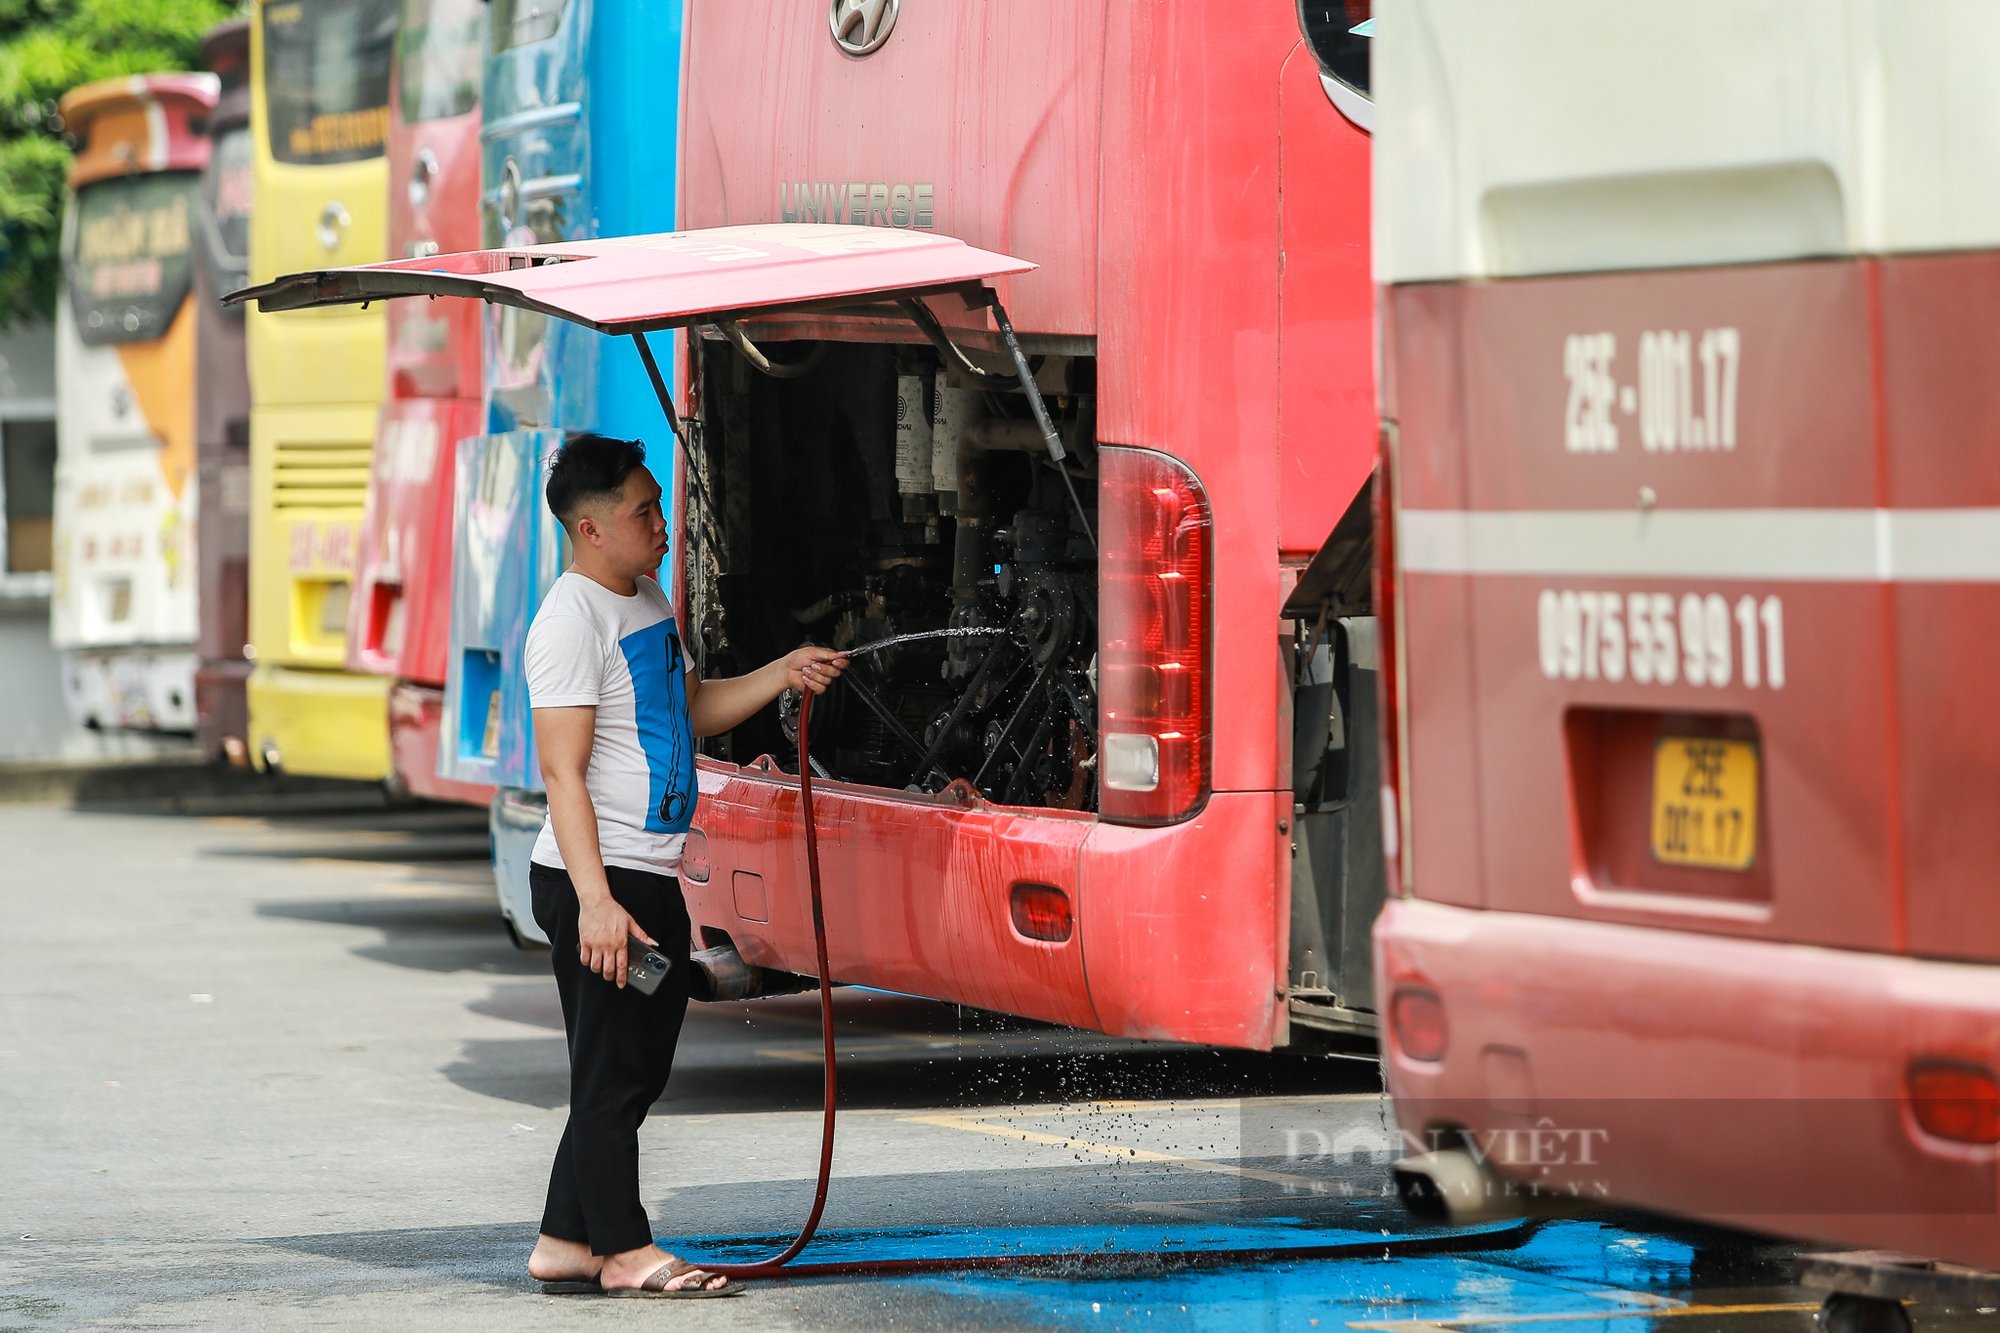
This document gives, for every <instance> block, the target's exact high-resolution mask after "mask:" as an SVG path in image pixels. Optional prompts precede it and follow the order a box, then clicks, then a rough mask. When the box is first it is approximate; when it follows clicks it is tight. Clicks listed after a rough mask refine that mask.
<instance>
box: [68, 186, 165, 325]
mask: <svg viewBox="0 0 2000 1333" xmlns="http://www.w3.org/2000/svg"><path fill="white" fill-rule="evenodd" d="M190 244H191V240H190V233H189V230H188V201H187V200H186V198H184V197H180V198H174V199H170V200H167V201H165V202H163V203H159V204H155V205H153V206H152V207H150V208H129V207H121V208H119V209H118V210H117V211H115V212H112V213H109V214H107V215H105V216H102V217H86V218H84V219H83V221H82V224H81V226H80V227H79V228H78V233H77V247H76V257H77V262H78V263H79V264H80V265H82V266H83V268H84V270H85V278H84V284H83V285H84V290H85V293H86V294H87V295H88V296H90V297H91V298H92V299H95V300H103V299H107V298H113V297H130V296H152V295H155V294H157V293H158V292H159V291H160V290H161V288H162V287H163V286H164V285H165V273H166V267H165V265H164V264H163V263H162V262H161V261H162V260H164V259H173V258H178V257H180V256H182V255H185V254H186V253H187V252H188V249H189V246H190Z"/></svg>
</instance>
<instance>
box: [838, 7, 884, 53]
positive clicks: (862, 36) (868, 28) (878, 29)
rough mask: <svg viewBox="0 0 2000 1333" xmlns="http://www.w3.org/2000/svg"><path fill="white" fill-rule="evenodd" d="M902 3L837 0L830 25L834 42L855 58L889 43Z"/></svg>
mask: <svg viewBox="0 0 2000 1333" xmlns="http://www.w3.org/2000/svg"><path fill="white" fill-rule="evenodd" d="M901 7H902V5H901V0H833V7H832V9H831V10H830V11H829V12H828V23H829V26H831V27H832V29H833V40H834V41H835V42H837V43H838V44H839V46H840V49H841V50H843V51H845V52H847V54H849V55H851V56H865V55H867V54H868V53H869V52H871V51H874V50H875V49H876V48H878V47H880V46H881V45H882V43H884V42H886V41H888V40H889V31H890V29H892V28H894V27H895V26H896V11H897V10H898V9H900V8H901Z"/></svg>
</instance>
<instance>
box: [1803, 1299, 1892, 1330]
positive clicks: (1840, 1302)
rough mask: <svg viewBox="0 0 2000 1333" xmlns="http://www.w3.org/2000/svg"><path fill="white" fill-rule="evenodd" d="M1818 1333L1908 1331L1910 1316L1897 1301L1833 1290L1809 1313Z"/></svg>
mask: <svg viewBox="0 0 2000 1333" xmlns="http://www.w3.org/2000/svg"><path fill="white" fill-rule="evenodd" d="M1813 1323H1814V1324H1815V1325H1816V1326H1817V1327H1818V1328H1819V1329H1820V1330H1821V1333H1910V1315H1909V1312H1908V1311H1907V1310H1905V1309H1904V1308H1903V1303H1902V1302H1901V1301H1891V1300H1885V1299H1883V1298H1882V1297H1880V1296H1854V1295H1850V1294H1849V1293H1847V1292H1844V1291H1837V1292H1835V1293H1834V1294H1833V1295H1831V1296H1829V1297H1827V1298H1826V1302H1825V1303H1824V1304H1823V1305H1821V1306H1820V1307H1819V1313H1818V1314H1816V1315H1814V1316H1813Z"/></svg>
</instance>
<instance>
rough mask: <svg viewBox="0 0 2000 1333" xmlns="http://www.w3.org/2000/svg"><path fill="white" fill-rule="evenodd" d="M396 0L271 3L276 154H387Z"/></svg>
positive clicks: (267, 103) (267, 21) (270, 86)
mask: <svg viewBox="0 0 2000 1333" xmlns="http://www.w3.org/2000/svg"><path fill="white" fill-rule="evenodd" d="M395 35H396V3H395V0H312V3H310V4H308V3H306V2H305V0H290V3H285V4H272V5H266V6H265V8H264V115H265V124H266V126H267V133H268V134H269V136H270V143H271V156H272V157H274V158H276V159H277V160H278V161H280V162H289V163H294V164H297V165H302V166H326V165H330V164H332V163H336V162H359V161H361V160H363V159H365V158H370V157H379V156H380V155H381V153H382V145H383V143H384V142H385V141H386V140H387V139H388V137H389V52H390V46H391V44H392V42H393V41H394V40H395Z"/></svg>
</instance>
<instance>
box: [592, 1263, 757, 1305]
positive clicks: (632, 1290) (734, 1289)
mask: <svg viewBox="0 0 2000 1333" xmlns="http://www.w3.org/2000/svg"><path fill="white" fill-rule="evenodd" d="M688 1273H699V1274H701V1280H700V1282H698V1283H697V1284H696V1285H694V1286H692V1287H676V1288H675V1289H673V1290H672V1291H669V1290H667V1283H669V1282H671V1281H673V1280H674V1279H675V1278H677V1277H682V1276H685V1275H686V1274H688ZM719 1276H720V1274H716V1273H710V1272H708V1271H707V1270H706V1269H704V1268H700V1267H697V1266H696V1265H694V1264H691V1263H689V1262H688V1261H687V1260H685V1259H669V1260H667V1262H665V1263H663V1264H661V1265H660V1266H659V1267H658V1268H656V1269H654V1270H653V1274H652V1276H651V1277H648V1278H647V1279H646V1280H645V1281H644V1282H643V1283H641V1284H640V1285H638V1286H636V1287H610V1288H607V1289H605V1291H604V1294H605V1295H606V1296H619V1297H624V1298H626V1299H628V1300H689V1301H701V1300H713V1299H716V1298H718V1297H722V1296H741V1295H742V1294H743V1288H741V1287H739V1286H736V1285H734V1284H733V1283H732V1284H731V1285H729V1286H726V1287H707V1286H703V1285H701V1283H705V1282H707V1281H709V1280H710V1279H712V1278H715V1277H719Z"/></svg>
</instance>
